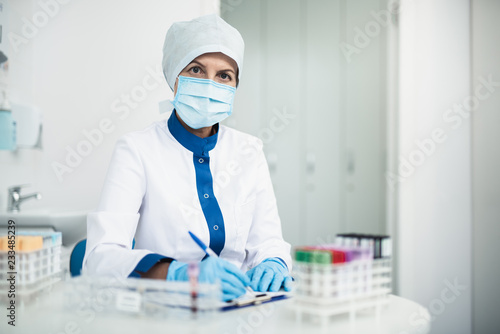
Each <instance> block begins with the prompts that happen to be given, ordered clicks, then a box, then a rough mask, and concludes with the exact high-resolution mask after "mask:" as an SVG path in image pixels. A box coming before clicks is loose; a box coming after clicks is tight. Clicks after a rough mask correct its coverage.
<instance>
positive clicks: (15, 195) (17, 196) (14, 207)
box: [7, 184, 42, 212]
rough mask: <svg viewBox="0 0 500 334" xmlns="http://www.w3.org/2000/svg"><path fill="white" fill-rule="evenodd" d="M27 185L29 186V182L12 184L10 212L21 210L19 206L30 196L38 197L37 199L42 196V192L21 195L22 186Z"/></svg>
mask: <svg viewBox="0 0 500 334" xmlns="http://www.w3.org/2000/svg"><path fill="white" fill-rule="evenodd" d="M26 186H29V184H23V185H19V186H12V187H10V188H9V205H8V207H7V211H8V212H19V206H20V205H21V203H22V202H24V201H26V200H28V199H30V198H36V199H41V198H42V194H40V193H34V194H29V195H25V196H21V188H22V187H26Z"/></svg>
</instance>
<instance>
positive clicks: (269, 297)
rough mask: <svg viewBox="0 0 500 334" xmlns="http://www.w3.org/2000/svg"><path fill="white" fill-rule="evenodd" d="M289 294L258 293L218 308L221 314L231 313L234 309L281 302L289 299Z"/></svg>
mask: <svg viewBox="0 0 500 334" xmlns="http://www.w3.org/2000/svg"><path fill="white" fill-rule="evenodd" d="M290 297H291V296H290V294H287V293H279V292H278V293H269V292H268V293H260V294H256V295H254V296H248V295H245V297H244V298H238V299H235V300H233V301H229V302H226V303H225V304H226V305H224V306H221V307H220V309H219V310H220V311H221V312H226V311H231V310H235V309H241V308H245V307H250V306H257V305H261V304H265V303H271V302H275V301H278V300H283V299H287V298H290Z"/></svg>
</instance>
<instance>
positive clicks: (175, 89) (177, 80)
mask: <svg viewBox="0 0 500 334" xmlns="http://www.w3.org/2000/svg"><path fill="white" fill-rule="evenodd" d="M177 87H179V75H177V77H176V78H175V84H174V98H175V96H176V95H177Z"/></svg>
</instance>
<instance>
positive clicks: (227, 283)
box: [167, 256, 250, 300]
mask: <svg viewBox="0 0 500 334" xmlns="http://www.w3.org/2000/svg"><path fill="white" fill-rule="evenodd" d="M217 279H219V280H220V283H221V288H222V299H223V300H231V299H234V298H237V297H239V296H241V295H243V294H245V292H246V289H245V287H247V286H248V285H250V280H249V279H248V277H247V276H245V274H243V273H242V272H241V270H239V269H238V268H237V267H236V266H235V265H234V264H232V263H229V262H227V261H226V260H223V259H220V258H216V257H212V256H209V257H207V258H206V259H205V260H203V261H201V262H200V275H199V276H198V281H199V282H200V283H215V281H216V280H217ZM167 281H189V275H188V264H187V263H184V262H179V261H173V262H172V263H170V266H169V267H168V273H167Z"/></svg>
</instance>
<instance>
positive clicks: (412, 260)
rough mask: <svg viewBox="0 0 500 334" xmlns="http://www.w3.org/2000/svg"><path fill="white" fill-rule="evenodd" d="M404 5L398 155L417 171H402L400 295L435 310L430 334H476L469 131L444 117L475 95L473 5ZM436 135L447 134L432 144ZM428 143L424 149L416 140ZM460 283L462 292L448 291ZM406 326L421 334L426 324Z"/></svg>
mask: <svg viewBox="0 0 500 334" xmlns="http://www.w3.org/2000/svg"><path fill="white" fill-rule="evenodd" d="M402 5H403V6H402V8H401V14H400V20H399V22H400V77H399V80H400V97H399V98H400V104H399V106H400V113H399V117H400V122H399V129H398V133H399V145H400V147H399V157H400V158H401V157H403V158H404V159H407V160H411V161H413V163H414V164H417V165H418V166H416V167H414V168H413V171H411V170H406V171H405V170H404V168H408V166H406V167H404V168H403V170H400V172H401V174H402V175H403V176H402V177H401V179H400V183H399V187H400V189H399V214H398V229H399V234H398V238H399V240H398V241H399V246H398V249H397V250H396V251H397V252H398V256H399V259H398V266H399V273H398V279H399V293H400V295H401V296H403V297H407V298H410V299H412V300H415V301H417V302H418V303H420V304H422V305H424V306H426V307H429V311H430V313H431V315H432V316H433V317H432V319H431V327H432V333H454V334H459V333H470V332H471V292H472V285H471V283H472V282H471V230H472V218H471V215H472V212H471V163H470V159H471V143H470V142H471V134H470V132H471V125H470V119H462V123H461V124H460V126H457V127H456V128H454V125H455V124H456V123H455V122H450V121H449V120H446V119H444V118H443V117H444V115H445V114H447V113H448V110H449V109H450V108H452V107H453V105H454V104H461V103H463V101H464V99H465V98H467V97H468V96H470V93H471V78H470V70H471V69H470V61H471V59H470V40H469V38H470V20H469V19H470V17H469V15H470V10H469V6H470V3H469V1H468V0H440V1H435V0H419V1H411V0H403V1H402ZM447 115H448V116H449V117H450V116H456V117H459V116H457V114H456V113H453V112H452V113H451V114H447ZM439 129H441V130H439ZM434 131H438V133H442V134H441V135H439V136H437V138H435V139H434V144H430V143H429V140H430V138H432V134H433V133H434ZM435 137H436V135H435ZM444 137H445V138H446V139H445V140H442V138H444ZM424 140H426V141H427V142H428V144H427V145H428V146H427V148H426V149H421V148H419V147H418V145H417V144H416V143H415V141H424ZM436 140H437V141H439V143H438V142H436ZM433 145H434V147H435V149H434V151H432V146H433ZM422 151H427V152H428V153H429V154H425V153H422ZM418 152H420V153H418ZM401 161H402V160H401ZM455 281H456V282H457V283H458V285H459V286H460V287H458V290H453V289H451V288H450V287H449V285H454V284H455ZM462 287H463V289H462ZM408 321H409V322H410V324H412V325H414V326H415V327H416V329H418V327H419V326H421V325H422V324H423V323H424V322H425V319H423V318H422V316H421V315H418V314H417V315H415V317H413V318H410V319H409V320H408Z"/></svg>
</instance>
